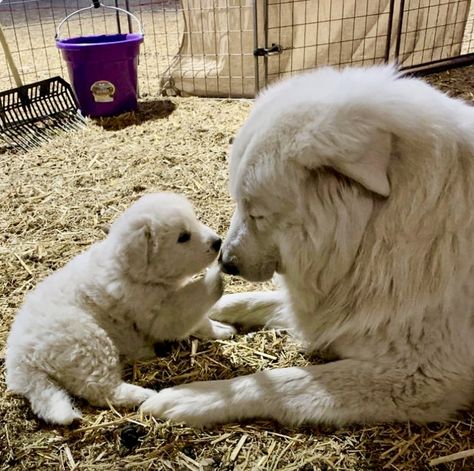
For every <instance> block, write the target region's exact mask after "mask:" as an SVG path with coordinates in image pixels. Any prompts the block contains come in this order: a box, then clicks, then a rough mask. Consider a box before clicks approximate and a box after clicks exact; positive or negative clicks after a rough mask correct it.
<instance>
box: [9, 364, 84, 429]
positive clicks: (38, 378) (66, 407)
mask: <svg viewBox="0 0 474 471" xmlns="http://www.w3.org/2000/svg"><path fill="white" fill-rule="evenodd" d="M22 374H24V375H26V376H25V378H27V381H24V387H23V388H19V387H17V385H15V384H12V385H11V386H10V385H9V388H10V389H11V390H12V391H14V392H18V393H20V394H23V395H24V396H25V397H26V398H27V399H28V400H29V401H30V403H31V408H32V410H33V412H34V413H35V414H36V415H37V416H38V417H40V418H41V419H43V420H45V421H46V422H49V423H52V424H60V425H68V424H70V423H72V422H73V421H74V420H76V419H80V418H81V417H82V415H81V413H80V412H79V411H78V410H77V409H75V408H74V406H73V405H72V402H71V398H70V397H69V395H68V394H67V392H66V391H65V390H64V389H62V388H61V387H60V386H59V385H58V384H56V383H55V382H54V381H53V380H52V379H50V378H49V377H48V375H47V374H46V373H44V372H43V371H40V370H29V371H28V372H23V373H22Z"/></svg>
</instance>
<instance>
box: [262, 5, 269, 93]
mask: <svg viewBox="0 0 474 471" xmlns="http://www.w3.org/2000/svg"><path fill="white" fill-rule="evenodd" d="M263 34H264V40H265V48H266V49H268V48H269V47H270V46H269V44H268V0H264V2H263ZM263 70H264V81H265V82H264V86H265V87H266V86H267V85H268V56H267V55H265V56H263Z"/></svg>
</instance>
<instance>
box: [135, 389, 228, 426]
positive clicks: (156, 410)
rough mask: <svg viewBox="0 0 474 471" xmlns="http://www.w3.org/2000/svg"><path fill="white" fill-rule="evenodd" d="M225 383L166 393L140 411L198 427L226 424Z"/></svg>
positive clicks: (164, 391) (166, 390)
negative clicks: (217, 423)
mask: <svg viewBox="0 0 474 471" xmlns="http://www.w3.org/2000/svg"><path fill="white" fill-rule="evenodd" d="M221 383H224V381H219V382H217V381H205V382H198V383H190V384H185V385H183V386H176V387H173V388H167V389H163V390H162V391H160V392H159V393H158V394H157V395H156V396H153V397H151V398H149V399H147V400H146V401H145V402H144V403H143V404H142V405H141V406H140V411H142V412H143V413H145V414H149V415H153V416H154V417H159V418H163V419H170V420H173V421H176V422H184V423H186V424H188V425H191V426H194V427H204V426H206V425H211V424H213V423H216V422H224V421H226V416H225V412H224V411H225V410H226V407H225V401H224V394H223V392H224V391H223V389H222V386H220V384H221Z"/></svg>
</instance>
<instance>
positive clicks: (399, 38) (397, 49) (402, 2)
mask: <svg viewBox="0 0 474 471" xmlns="http://www.w3.org/2000/svg"><path fill="white" fill-rule="evenodd" d="M404 10H405V0H400V12H399V17H398V27H397V42H396V44H395V61H396V62H397V63H398V58H399V56H400V44H401V42H402V27H403V14H404Z"/></svg>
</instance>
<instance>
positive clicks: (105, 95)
mask: <svg viewBox="0 0 474 471" xmlns="http://www.w3.org/2000/svg"><path fill="white" fill-rule="evenodd" d="M91 92H92V95H93V96H94V100H95V101H96V102H98V103H109V102H111V101H114V95H115V85H114V84H113V83H111V82H109V81H107V80H99V81H98V82H94V83H93V84H92V86H91Z"/></svg>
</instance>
